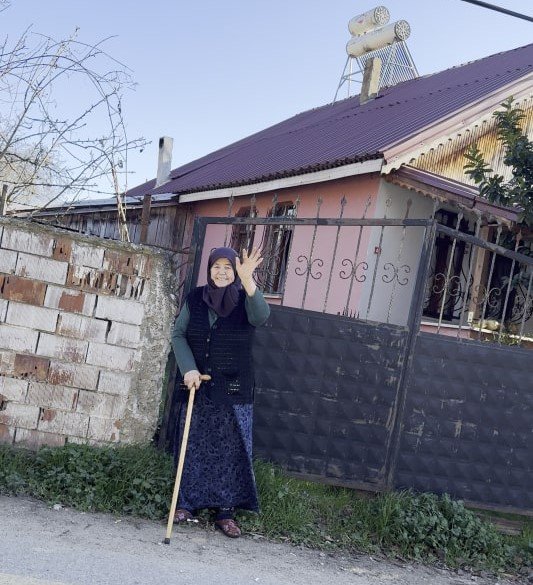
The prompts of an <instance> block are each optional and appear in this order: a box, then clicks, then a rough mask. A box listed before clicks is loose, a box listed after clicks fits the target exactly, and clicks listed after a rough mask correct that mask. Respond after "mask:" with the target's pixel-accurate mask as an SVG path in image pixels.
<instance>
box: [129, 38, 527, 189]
mask: <svg viewBox="0 0 533 585" xmlns="http://www.w3.org/2000/svg"><path fill="white" fill-rule="evenodd" d="M532 71H533V44H530V45H527V46H525V47H521V48H518V49H513V50H511V51H506V52H504V53H498V54H496V55H492V56H490V57H486V58H484V59H480V60H478V61H473V62H471V63H467V64H465V65H461V66H458V67H452V68H451V69H447V70H445V71H441V72H440V73H435V74H433V75H427V76H424V77H418V78H417V79H413V80H410V81H405V82H403V83H401V84H399V85H396V86H394V87H390V88H384V89H382V90H381V92H380V95H379V96H378V97H377V98H376V99H375V100H372V101H370V102H367V103H365V104H363V105H360V104H359V97H358V96H355V97H352V98H348V99H345V100H342V101H339V102H336V103H333V104H328V105H325V106H322V107H319V108H316V109H313V110H309V111H306V112H303V113H301V114H298V115H296V116H294V117H292V118H289V119H288V120H284V121H283V122H280V123H279V124H276V125H274V126H271V127H270V128H267V129H265V130H262V131H261V132H257V133H256V134H253V135H251V136H248V137H246V138H244V139H242V140H240V141H238V142H235V143H233V144H230V145H229V146H226V147H224V148H222V149H220V150H217V151H215V152H213V153H211V154H208V155H207V156H204V157H202V158H200V159H198V160H195V161H193V162H190V163H188V164H186V165H183V166H181V167H179V168H177V169H174V170H173V171H172V172H171V180H170V181H169V182H168V183H165V184H164V185H162V186H160V187H159V188H158V189H154V190H152V191H150V190H151V189H153V185H154V184H155V182H154V181H149V182H148V183H144V184H143V185H139V186H138V187H135V188H134V189H131V190H130V191H128V195H130V194H135V195H137V196H139V195H142V194H144V193H146V192H152V193H154V194H158V193H178V194H179V193H193V192H196V191H203V190H208V189H216V188H223V187H233V186H238V185H245V184H251V183H257V182H262V181H266V180H273V179H278V178H283V177H287V176H293V175H297V174H302V173H305V172H312V171H315V170H320V169H324V168H331V167H335V166H340V165H344V164H350V163H354V162H358V161H362V160H368V159H372V158H380V157H382V156H383V154H382V153H383V151H384V150H386V149H387V147H389V146H391V145H393V144H395V143H398V142H401V141H403V140H405V139H407V138H409V137H411V136H413V135H415V134H416V133H417V132H418V131H420V130H421V129H422V128H425V127H427V126H429V125H431V124H433V123H435V122H437V121H439V120H442V119H445V118H447V117H449V116H452V115H453V114H454V113H455V112H457V111H459V110H462V109H463V108H465V107H467V106H468V105H469V104H472V103H475V102H478V101H480V100H482V99H483V98H484V97H486V96H488V95H490V94H491V93H493V92H494V91H496V90H498V89H500V88H502V87H504V86H506V85H508V84H509V83H512V82H513V81H516V80H518V79H520V78H521V77H524V76H525V75H527V74H528V73H531V72H532Z"/></svg>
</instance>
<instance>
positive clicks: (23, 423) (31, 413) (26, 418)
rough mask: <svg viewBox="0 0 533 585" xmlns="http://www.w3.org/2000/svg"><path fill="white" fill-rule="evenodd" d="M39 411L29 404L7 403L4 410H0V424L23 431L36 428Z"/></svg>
mask: <svg viewBox="0 0 533 585" xmlns="http://www.w3.org/2000/svg"><path fill="white" fill-rule="evenodd" d="M39 412H40V409H39V407H38V406H32V405H31V404H16V403H15V402H8V403H7V404H6V407H5V409H4V410H0V424H4V425H9V426H12V427H24V428H25V429H35V428H37V421H38V419H39Z"/></svg>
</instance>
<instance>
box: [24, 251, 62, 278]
mask: <svg viewBox="0 0 533 585" xmlns="http://www.w3.org/2000/svg"><path fill="white" fill-rule="evenodd" d="M67 271H68V263H67V262H60V261H59V260H50V259H48V258H42V257H40V256H32V255H30V254H22V253H20V254H19V257H18V259H17V267H16V269H15V274H17V275H18V276H24V277H26V278H34V279H35V280H42V281H44V282H53V283H55V284H65V282H66V280H67Z"/></svg>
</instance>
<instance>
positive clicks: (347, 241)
mask: <svg viewBox="0 0 533 585" xmlns="http://www.w3.org/2000/svg"><path fill="white" fill-rule="evenodd" d="M379 185H380V178H379V175H378V174H377V173H375V174H372V175H361V176H355V177H348V178H344V179H338V180H335V181H330V182H327V183H317V184H315V185H304V186H300V187H295V188H288V189H281V190H277V191H276V192H273V191H271V192H266V193H260V194H256V202H255V205H256V208H257V210H258V214H259V217H265V216H266V215H267V214H268V212H269V211H270V209H271V208H272V198H273V196H274V193H276V194H277V201H278V204H280V203H284V202H293V203H294V202H295V201H296V200H297V198H299V200H300V203H299V208H298V217H299V218H309V217H316V215H317V200H318V198H319V197H321V198H322V204H321V206H320V212H319V213H320V217H322V218H338V217H339V216H340V212H341V199H342V197H345V198H346V205H345V207H344V212H343V217H344V218H361V217H363V216H365V217H366V218H372V217H374V213H375V206H376V201H377V194H378V189H379ZM249 206H250V197H249V196H242V197H237V198H235V200H234V203H233V209H232V215H235V214H237V213H238V211H239V209H241V208H242V207H249ZM365 210H366V211H365ZM194 214H195V216H200V217H225V216H227V215H228V199H227V198H224V199H218V200H217V199H215V200H208V201H199V202H196V203H195V204H194ZM263 230H264V228H263V226H258V227H257V229H256V232H255V238H254V242H255V243H260V242H261V240H262V235H263ZM360 231H361V230H360V228H359V227H356V226H355V227H343V228H342V229H341V230H340V231H339V230H338V228H337V227H335V226H321V227H319V228H318V229H317V230H316V232H315V230H314V227H313V226H298V227H297V228H296V229H295V230H294V233H293V239H292V246H291V253H290V259H289V266H288V270H287V278H286V282H285V292H284V295H283V298H282V299H275V298H273V299H270V300H271V301H272V302H274V303H276V302H278V303H282V304H283V305H286V306H292V307H301V306H302V302H303V300H304V292H305V308H306V309H309V310H315V311H323V310H325V311H326V312H327V313H333V314H336V313H338V312H342V310H343V309H344V307H345V305H346V301H347V299H348V295H349V289H350V283H351V280H352V279H351V277H350V276H349V274H350V270H351V265H350V264H349V262H347V261H345V262H344V264H343V260H344V259H349V260H351V261H352V262H353V261H354V260H356V261H357V262H360V261H361V260H365V259H366V257H367V246H368V240H369V236H370V230H368V229H364V230H362V233H361V234H360ZM337 234H338V236H339V237H338V240H337ZM313 237H314V244H313ZM359 238H360V244H359V254H358V258H357V259H356V258H355V250H356V246H357V242H358V239H359ZM230 239H231V228H228V227H227V226H223V225H208V227H207V230H206V238H205V243H204V247H203V250H202V262H201V266H200V275H199V279H198V283H197V284H198V285H202V284H205V282H206V271H207V257H208V255H209V252H210V251H211V249H213V248H215V247H218V246H222V245H224V243H226V244H228V245H229V242H230ZM336 241H337V247H336V250H335V242H336ZM311 247H312V258H311V260H312V261H313V265H312V270H311V275H313V276H319V274H321V276H320V278H313V276H310V277H309V278H307V287H306V274H305V272H306V268H307V262H308V261H309V259H310V252H311ZM333 252H335V261H334V264H333V265H332V263H331V259H332V258H333ZM341 273H342V275H343V276H344V277H345V278H342V277H341V276H340V275H341ZM330 275H331V278H330ZM346 277H347V278H346ZM328 288H329V291H328ZM359 295H360V286H358V283H357V281H354V282H353V285H352V290H351V294H350V307H351V309H352V310H353V311H357V306H358V299H359ZM326 296H327V303H325V301H326Z"/></svg>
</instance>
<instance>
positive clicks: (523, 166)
mask: <svg viewBox="0 0 533 585" xmlns="http://www.w3.org/2000/svg"><path fill="white" fill-rule="evenodd" d="M513 102H514V98H513V97H510V98H509V99H507V100H506V101H505V102H504V103H503V104H501V105H502V108H503V109H502V110H498V111H497V112H494V117H495V118H496V125H497V131H498V140H499V141H500V142H501V144H502V145H503V147H504V152H505V156H504V159H503V160H504V163H505V165H507V166H509V167H510V168H511V172H512V178H511V179H510V180H509V181H507V182H505V179H504V177H503V175H498V174H497V173H494V171H493V170H492V169H491V168H490V166H489V165H488V164H487V163H486V162H485V160H484V158H483V154H482V152H481V151H480V150H479V148H478V145H477V144H473V145H472V146H470V147H469V148H468V149H467V151H466V152H465V158H466V159H467V161H468V162H467V164H465V166H464V167H463V168H464V170H465V173H466V174H467V175H468V176H469V177H470V178H471V179H473V180H474V182H475V183H476V185H478V186H479V193H480V195H481V196H482V197H485V198H486V199H488V200H489V201H491V202H492V203H497V204H500V205H506V206H508V207H518V208H519V209H520V210H521V213H520V221H519V223H520V227H522V226H524V227H527V228H529V229H532V228H533V143H532V142H531V140H529V139H528V137H527V135H526V133H525V131H524V130H523V129H522V126H521V122H522V120H523V119H524V118H525V114H524V111H523V110H522V109H520V108H517V107H513Z"/></svg>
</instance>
